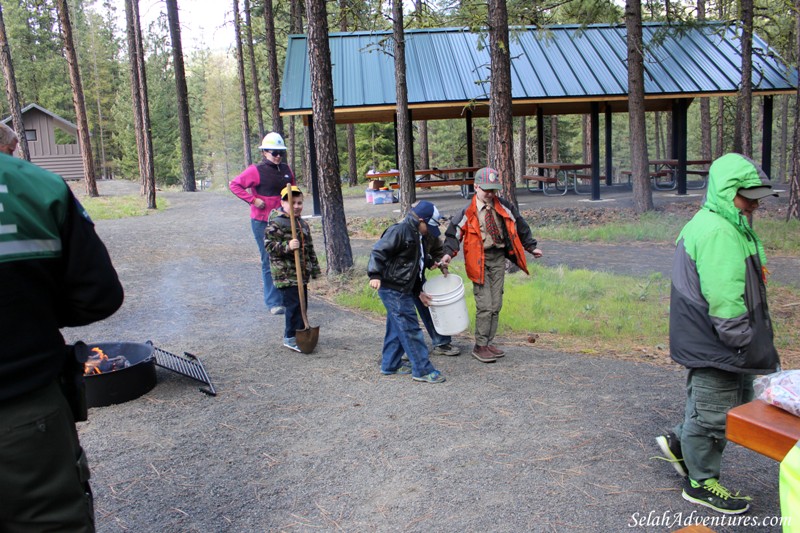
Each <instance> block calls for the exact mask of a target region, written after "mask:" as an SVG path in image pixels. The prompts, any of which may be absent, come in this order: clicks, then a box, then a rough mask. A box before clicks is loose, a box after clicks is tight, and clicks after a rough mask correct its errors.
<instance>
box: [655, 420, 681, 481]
mask: <svg viewBox="0 0 800 533" xmlns="http://www.w3.org/2000/svg"><path fill="white" fill-rule="evenodd" d="M656 444H658V447H659V449H660V450H661V453H663V454H664V458H665V460H666V461H667V462H669V463H671V464H672V467H673V468H674V469H675V471H676V472H677V473H678V474H680V475H681V476H682V477H686V476H688V475H689V472H687V471H686V464H685V463H684V462H683V451H681V441H679V440H678V436H677V435H675V433H673V432H671V431H670V432H669V433H667V434H666V435H660V436H658V437H656Z"/></svg>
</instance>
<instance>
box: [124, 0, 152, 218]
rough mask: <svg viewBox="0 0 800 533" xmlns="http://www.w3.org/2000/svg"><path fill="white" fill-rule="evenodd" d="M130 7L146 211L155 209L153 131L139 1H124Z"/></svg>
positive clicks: (140, 155)
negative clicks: (139, 112)
mask: <svg viewBox="0 0 800 533" xmlns="http://www.w3.org/2000/svg"><path fill="white" fill-rule="evenodd" d="M126 2H130V5H131V18H132V20H131V22H130V24H131V25H132V26H131V27H132V32H133V46H134V48H133V50H134V52H133V56H132V57H135V58H136V63H135V66H136V69H137V77H138V83H139V85H138V87H137V90H138V93H139V94H138V103H139V106H140V109H141V117H142V131H141V136H142V149H143V151H142V153H141V154H139V157H141V158H142V159H143V160H144V174H143V175H142V180H143V184H144V196H145V201H146V202H147V208H148V209H156V172H155V163H154V158H153V129H152V125H151V123H150V104H149V102H148V100H147V97H148V95H147V72H146V68H145V56H144V43H143V41H142V26H141V22H140V19H139V0H132V1H131V0H126Z"/></svg>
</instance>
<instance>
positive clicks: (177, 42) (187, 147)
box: [167, 0, 196, 192]
mask: <svg viewBox="0 0 800 533" xmlns="http://www.w3.org/2000/svg"><path fill="white" fill-rule="evenodd" d="M167 19H168V20H169V35H170V39H171V40H172V61H173V63H174V65H175V94H176V97H177V100H178V131H179V134H180V139H181V172H182V174H183V190H184V191H187V192H194V191H195V190H196V185H195V174H194V158H193V155H194V150H193V149H192V127H191V121H190V117H189V90H188V89H187V87H186V70H185V68H184V66H183V44H182V42H181V23H180V21H179V19H178V0H167Z"/></svg>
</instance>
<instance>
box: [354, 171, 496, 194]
mask: <svg viewBox="0 0 800 533" xmlns="http://www.w3.org/2000/svg"><path fill="white" fill-rule="evenodd" d="M479 169H480V167H453V168H437V167H433V168H423V169H417V170H415V171H414V175H415V176H419V177H417V178H416V179H415V180H414V183H415V185H416V186H417V187H418V188H429V187H447V186H450V185H456V186H458V187H460V190H461V196H463V197H464V198H468V197H469V195H470V193H471V192H472V186H473V185H474V183H475V180H474V179H473V178H469V177H467V175H468V174H474V173H475V172H477V171H478V170H479ZM454 174H464V177H463V178H461V179H453V178H451V177H450V176H452V175H454ZM399 176H400V171H399V170H390V171H388V172H377V173H372V174H367V179H376V178H397V177H399ZM389 187H391V188H392V189H399V188H400V184H399V183H397V182H395V183H390V184H389Z"/></svg>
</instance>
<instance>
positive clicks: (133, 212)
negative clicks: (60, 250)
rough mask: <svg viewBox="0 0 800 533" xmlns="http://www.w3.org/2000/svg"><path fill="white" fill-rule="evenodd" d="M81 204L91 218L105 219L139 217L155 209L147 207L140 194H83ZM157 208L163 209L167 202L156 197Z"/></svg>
mask: <svg viewBox="0 0 800 533" xmlns="http://www.w3.org/2000/svg"><path fill="white" fill-rule="evenodd" d="M81 204H82V205H83V207H85V208H86V211H87V212H88V213H89V216H90V217H91V218H92V220H106V219H115V218H126V217H140V216H144V215H149V214H151V213H154V212H155V211H154V210H152V209H147V200H146V199H145V198H143V197H141V196H134V195H131V196H100V197H98V198H91V197H88V196H84V197H82V198H81ZM156 205H157V206H158V209H165V208H166V207H167V206H168V202H167V201H166V200H165V199H164V198H160V197H156Z"/></svg>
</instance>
